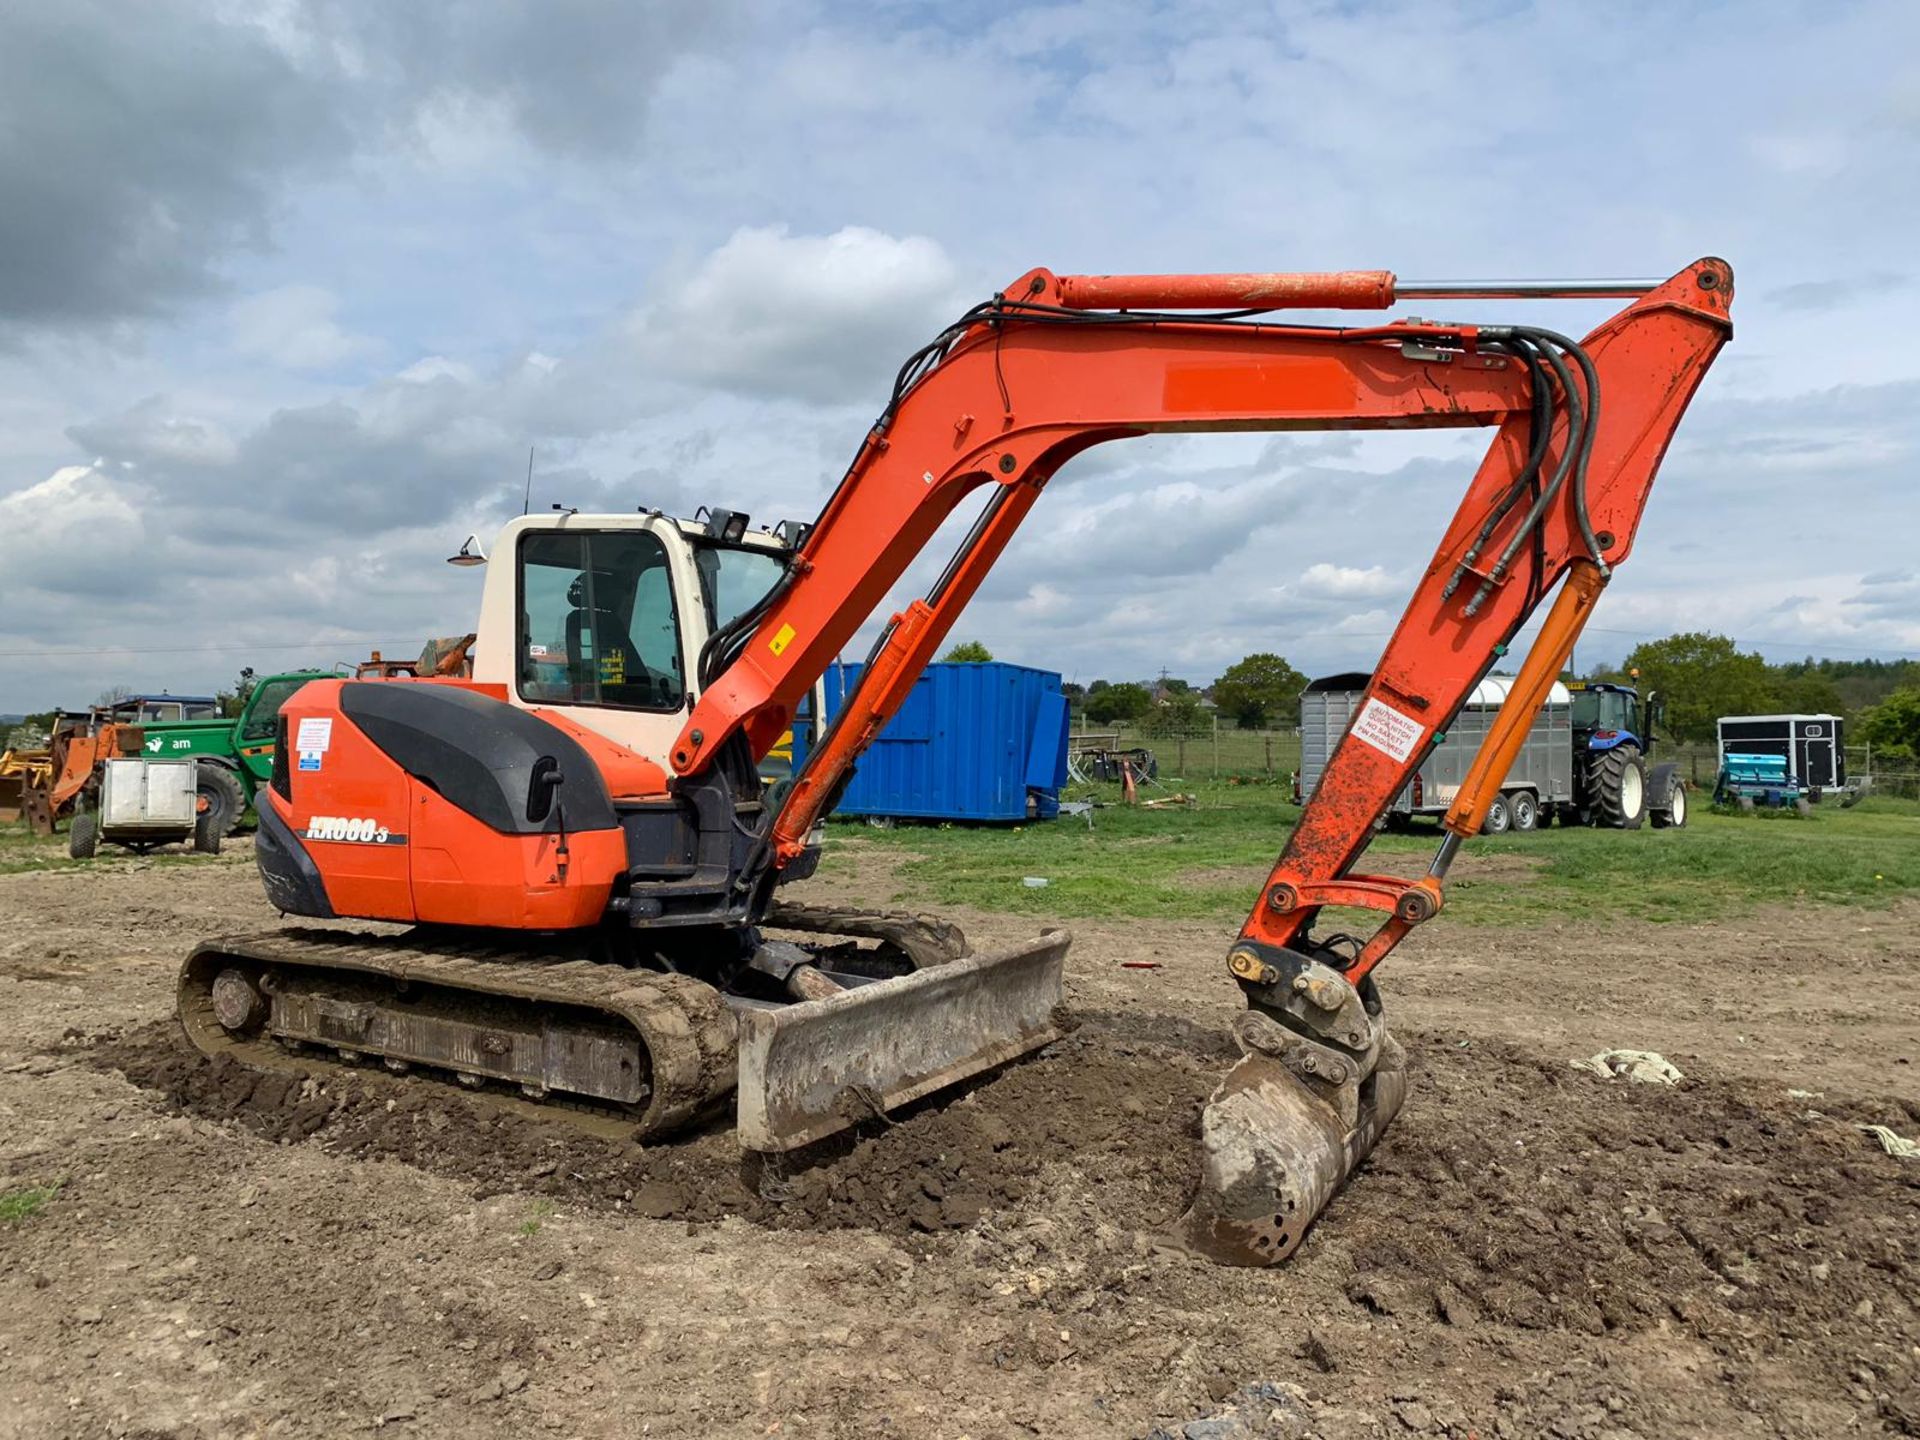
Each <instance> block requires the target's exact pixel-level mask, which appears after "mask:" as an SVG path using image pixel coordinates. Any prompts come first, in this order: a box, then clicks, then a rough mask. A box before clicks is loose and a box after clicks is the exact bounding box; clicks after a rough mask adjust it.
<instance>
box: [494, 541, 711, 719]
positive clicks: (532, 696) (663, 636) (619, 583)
mask: <svg viewBox="0 0 1920 1440" xmlns="http://www.w3.org/2000/svg"><path fill="white" fill-rule="evenodd" d="M519 565H520V581H519V588H520V634H519V640H518V646H517V652H516V656H515V680H516V685H517V687H518V690H519V693H520V698H521V699H522V700H527V701H532V702H534V703H538V704H547V705H607V706H615V707H619V708H622V709H629V710H678V709H679V708H680V706H681V704H682V703H683V702H684V701H685V699H686V693H687V692H686V682H685V679H684V670H683V667H682V663H681V655H680V621H679V615H678V612H677V611H676V610H675V608H674V602H673V576H672V572H671V571H670V570H669V569H668V566H667V552H666V547H665V546H663V545H662V544H661V543H660V541H659V540H658V539H657V538H656V537H655V536H653V535H652V534H649V533H648V532H647V531H644V530H634V531H613V530H603V531H567V532H565V533H559V532H552V533H547V534H539V535H527V536H524V537H522V539H521V541H520V557H519Z"/></svg>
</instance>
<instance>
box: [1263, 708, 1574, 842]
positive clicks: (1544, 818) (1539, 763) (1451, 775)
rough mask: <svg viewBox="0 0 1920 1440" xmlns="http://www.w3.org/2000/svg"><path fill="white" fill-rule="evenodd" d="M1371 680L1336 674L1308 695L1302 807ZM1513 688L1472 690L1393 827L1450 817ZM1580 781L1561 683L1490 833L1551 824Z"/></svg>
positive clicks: (1389, 817) (1492, 816)
mask: <svg viewBox="0 0 1920 1440" xmlns="http://www.w3.org/2000/svg"><path fill="white" fill-rule="evenodd" d="M1369 679H1371V677H1370V676H1367V675H1364V674H1347V675H1329V676H1327V677H1325V678H1324V679H1320V680H1315V681H1313V682H1312V683H1311V684H1310V685H1308V686H1307V688H1306V690H1305V691H1304V692H1303V693H1302V694H1301V696H1300V774H1299V778H1298V781H1297V789H1298V792H1299V796H1300V798H1301V799H1302V800H1304V799H1305V798H1306V797H1308V796H1310V795H1312V794H1313V792H1314V789H1315V787H1316V786H1318V785H1319V783H1320V775H1321V772H1322V771H1324V770H1325V769H1326V765H1327V760H1328V758H1329V757H1330V756H1331V755H1332V754H1333V751H1334V748H1335V747H1336V746H1337V745H1339V743H1340V740H1341V737H1342V736H1344V735H1345V734H1346V733H1347V726H1348V725H1349V724H1350V723H1351V722H1352V720H1353V714H1354V711H1356V710H1357V709H1359V707H1360V702H1361V700H1362V698H1364V696H1365V694H1366V688H1367V683H1368V681H1369ZM1512 684H1513V677H1512V676H1510V675H1489V676H1487V677H1486V678H1485V679H1484V680H1482V681H1481V682H1480V683H1479V684H1478V685H1476V686H1474V687H1473V693H1472V694H1470V695H1469V696H1468V697H1467V702H1466V704H1464V705H1462V706H1461V707H1460V713H1459V714H1458V715H1456V716H1454V717H1453V723H1452V724H1451V725H1449V726H1447V728H1446V729H1445V730H1444V731H1443V732H1442V734H1441V736H1440V737H1438V738H1437V740H1436V742H1435V744H1434V747H1433V749H1432V750H1431V751H1429V752H1428V754H1427V757H1426V759H1424V760H1422V761H1421V762H1420V768H1419V769H1417V770H1415V771H1414V772H1413V777H1412V779H1410V780H1408V781H1407V783H1406V785H1405V786H1404V787H1403V788H1402V789H1401V791H1400V793H1399V794H1398V795H1396V796H1394V798H1393V803H1392V804H1391V805H1390V806H1388V808H1387V814H1386V817H1385V819H1386V823H1388V824H1389V825H1397V824H1401V823H1404V822H1405V821H1406V820H1407V818H1408V817H1410V816H1413V815H1443V814H1445V813H1446V809H1447V806H1449V805H1450V804H1452V803H1453V797H1454V795H1455V794H1457V793H1458V792H1459V789H1460V786H1461V784H1462V782H1463V781H1465V779H1466V778H1467V769H1468V767H1469V766H1470V765H1472V763H1473V757H1474V755H1475V753H1476V752H1477V751H1478V750H1479V749H1480V742H1481V740H1482V739H1484V738H1485V737H1486V733H1487V730H1488V728H1489V727H1490V726H1491V725H1492V724H1493V717H1494V716H1495V715H1497V714H1498V713H1499V711H1500V707H1501V706H1502V705H1504V704H1505V703H1506V699H1507V691H1508V689H1509V687H1511V686H1512ZM1573 782H1574V777H1573V696H1572V695H1571V694H1570V693H1569V692H1568V690H1567V687H1566V686H1564V685H1562V684H1560V682H1559V681H1557V680H1556V681H1555V682H1554V685H1553V689H1552V690H1551V691H1549V692H1548V695H1547V700H1546V703H1545V704H1544V705H1542V706H1541V707H1540V713H1539V714H1537V715H1535V716H1534V718H1533V725H1532V726H1531V728H1529V730H1528V731H1527V739H1526V743H1525V744H1524V745H1523V746H1521V749H1520V754H1519V755H1518V756H1517V757H1516V758H1515V760H1514V762H1513V768H1512V769H1511V770H1509V771H1508V772H1507V782H1506V784H1505V785H1504V786H1503V787H1502V788H1501V792H1500V798H1499V799H1498V800H1497V801H1496V802H1495V803H1494V805H1493V808H1492V809H1491V810H1490V811H1489V812H1488V814H1487V821H1486V825H1485V831H1486V833H1488V834H1494V835H1497V834H1499V833H1500V832H1501V831H1503V830H1507V829H1514V830H1532V829H1534V828H1535V827H1536V826H1538V825H1542V824H1546V823H1547V822H1548V821H1550V820H1551V819H1552V817H1553V815H1554V814H1555V813H1556V811H1557V810H1558V808H1559V807H1561V806H1570V805H1572V803H1573V799H1574V783H1573Z"/></svg>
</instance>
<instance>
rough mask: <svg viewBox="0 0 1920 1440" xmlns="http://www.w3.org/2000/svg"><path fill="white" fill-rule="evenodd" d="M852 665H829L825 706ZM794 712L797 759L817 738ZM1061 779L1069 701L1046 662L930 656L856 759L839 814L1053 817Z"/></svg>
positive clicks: (846, 682)
mask: <svg viewBox="0 0 1920 1440" xmlns="http://www.w3.org/2000/svg"><path fill="white" fill-rule="evenodd" d="M860 671H861V667H860V666H859V665H840V664H836V665H833V666H830V667H828V670H827V673H826V677H825V680H826V685H825V690H826V705H827V711H828V713H829V715H836V714H838V713H839V710H840V707H841V705H842V704H843V703H844V702H845V700H846V697H847V695H848V694H849V693H850V692H851V691H852V690H853V688H854V686H855V685H857V684H858V683H859V680H860ZM811 730H812V727H811V726H810V725H809V724H808V723H807V721H806V719H805V718H804V717H796V719H795V722H794V727H793V734H794V763H795V764H796V765H798V764H800V763H802V762H803V760H804V757H805V755H806V753H807V752H808V751H809V750H811V748H812V746H813V744H814V743H815V740H814V737H813V735H812V734H811ZM1066 778H1067V702H1066V697H1065V696H1063V695H1062V694H1061V693H1060V676H1059V674H1058V673H1057V672H1055V671H1051V670H1035V669H1033V668H1031V667H1029V666H1026V665H1008V664H1005V663H1003V662H1000V661H991V662H989V663H987V664H984V665H971V664H937V665H929V666H927V668H926V670H925V672H924V673H922V675H921V676H920V678H919V679H918V680H917V681H915V682H914V686H913V689H912V691H910V692H909V693H908V695H907V698H906V700H905V701H904V702H903V703H902V704H901V706H900V709H899V711H898V712H897V713H895V715H894V717H893V719H891V720H889V721H888V722H887V726H886V729H884V730H882V731H881V732H880V734H879V736H878V738H876V739H875V740H874V742H873V744H871V745H870V746H868V747H867V751H866V753H865V754H864V755H862V756H861V757H860V760H859V762H858V763H857V765H856V767H855V769H854V774H853V779H852V780H850V781H849V782H848V784H847V788H846V793H845V794H843V795H842V796H841V797H840V803H839V804H838V805H837V806H835V807H834V812H833V813H834V814H836V815H860V816H868V817H872V818H876V819H896V820H985V821H995V820H997V821H1019V820H1029V819H1038V820H1051V819H1052V818H1053V817H1054V816H1056V815H1058V814H1059V813H1060V787H1061V786H1062V785H1064V784H1065V783H1066Z"/></svg>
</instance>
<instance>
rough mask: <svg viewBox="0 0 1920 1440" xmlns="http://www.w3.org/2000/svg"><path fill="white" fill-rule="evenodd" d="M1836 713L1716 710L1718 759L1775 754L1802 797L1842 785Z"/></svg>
mask: <svg viewBox="0 0 1920 1440" xmlns="http://www.w3.org/2000/svg"><path fill="white" fill-rule="evenodd" d="M1843 723H1844V722H1842V720H1841V719H1840V717H1839V716H1838V715H1722V716H1721V717H1720V724H1719V745H1720V764H1721V765H1722V766H1725V765H1726V763H1727V756H1728V755H1729V754H1737V755H1778V756H1781V757H1782V758H1783V759H1785V760H1786V762H1787V769H1788V771H1789V772H1791V774H1792V775H1793V777H1794V778H1795V779H1796V780H1798V781H1799V782H1800V785H1801V787H1802V788H1803V789H1805V790H1806V792H1807V794H1808V796H1809V797H1810V798H1812V799H1814V800H1818V799H1819V798H1820V793H1821V792H1822V791H1823V790H1843V789H1845V788H1846V784H1847V751H1846V742H1845V737H1844V735H1843V734H1842V732H1841V726H1842V724H1843Z"/></svg>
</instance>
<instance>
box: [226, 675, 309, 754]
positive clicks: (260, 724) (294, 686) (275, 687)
mask: <svg viewBox="0 0 1920 1440" xmlns="http://www.w3.org/2000/svg"><path fill="white" fill-rule="evenodd" d="M306 683H307V682H306V681H305V680H302V679H297V678H296V679H289V680H268V681H266V682H265V683H264V684H262V685H261V686H260V688H259V689H257V690H255V691H254V692H253V701H252V704H253V708H252V709H251V710H249V711H248V712H247V720H246V723H245V724H244V725H242V726H241V727H240V738H241V739H242V740H271V739H273V735H274V722H275V721H277V720H278V719H279V718H280V707H281V706H282V705H284V704H286V703H287V699H288V697H289V696H291V695H292V694H293V692H294V691H296V690H298V689H299V688H300V687H301V686H302V685H304V684H306Z"/></svg>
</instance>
